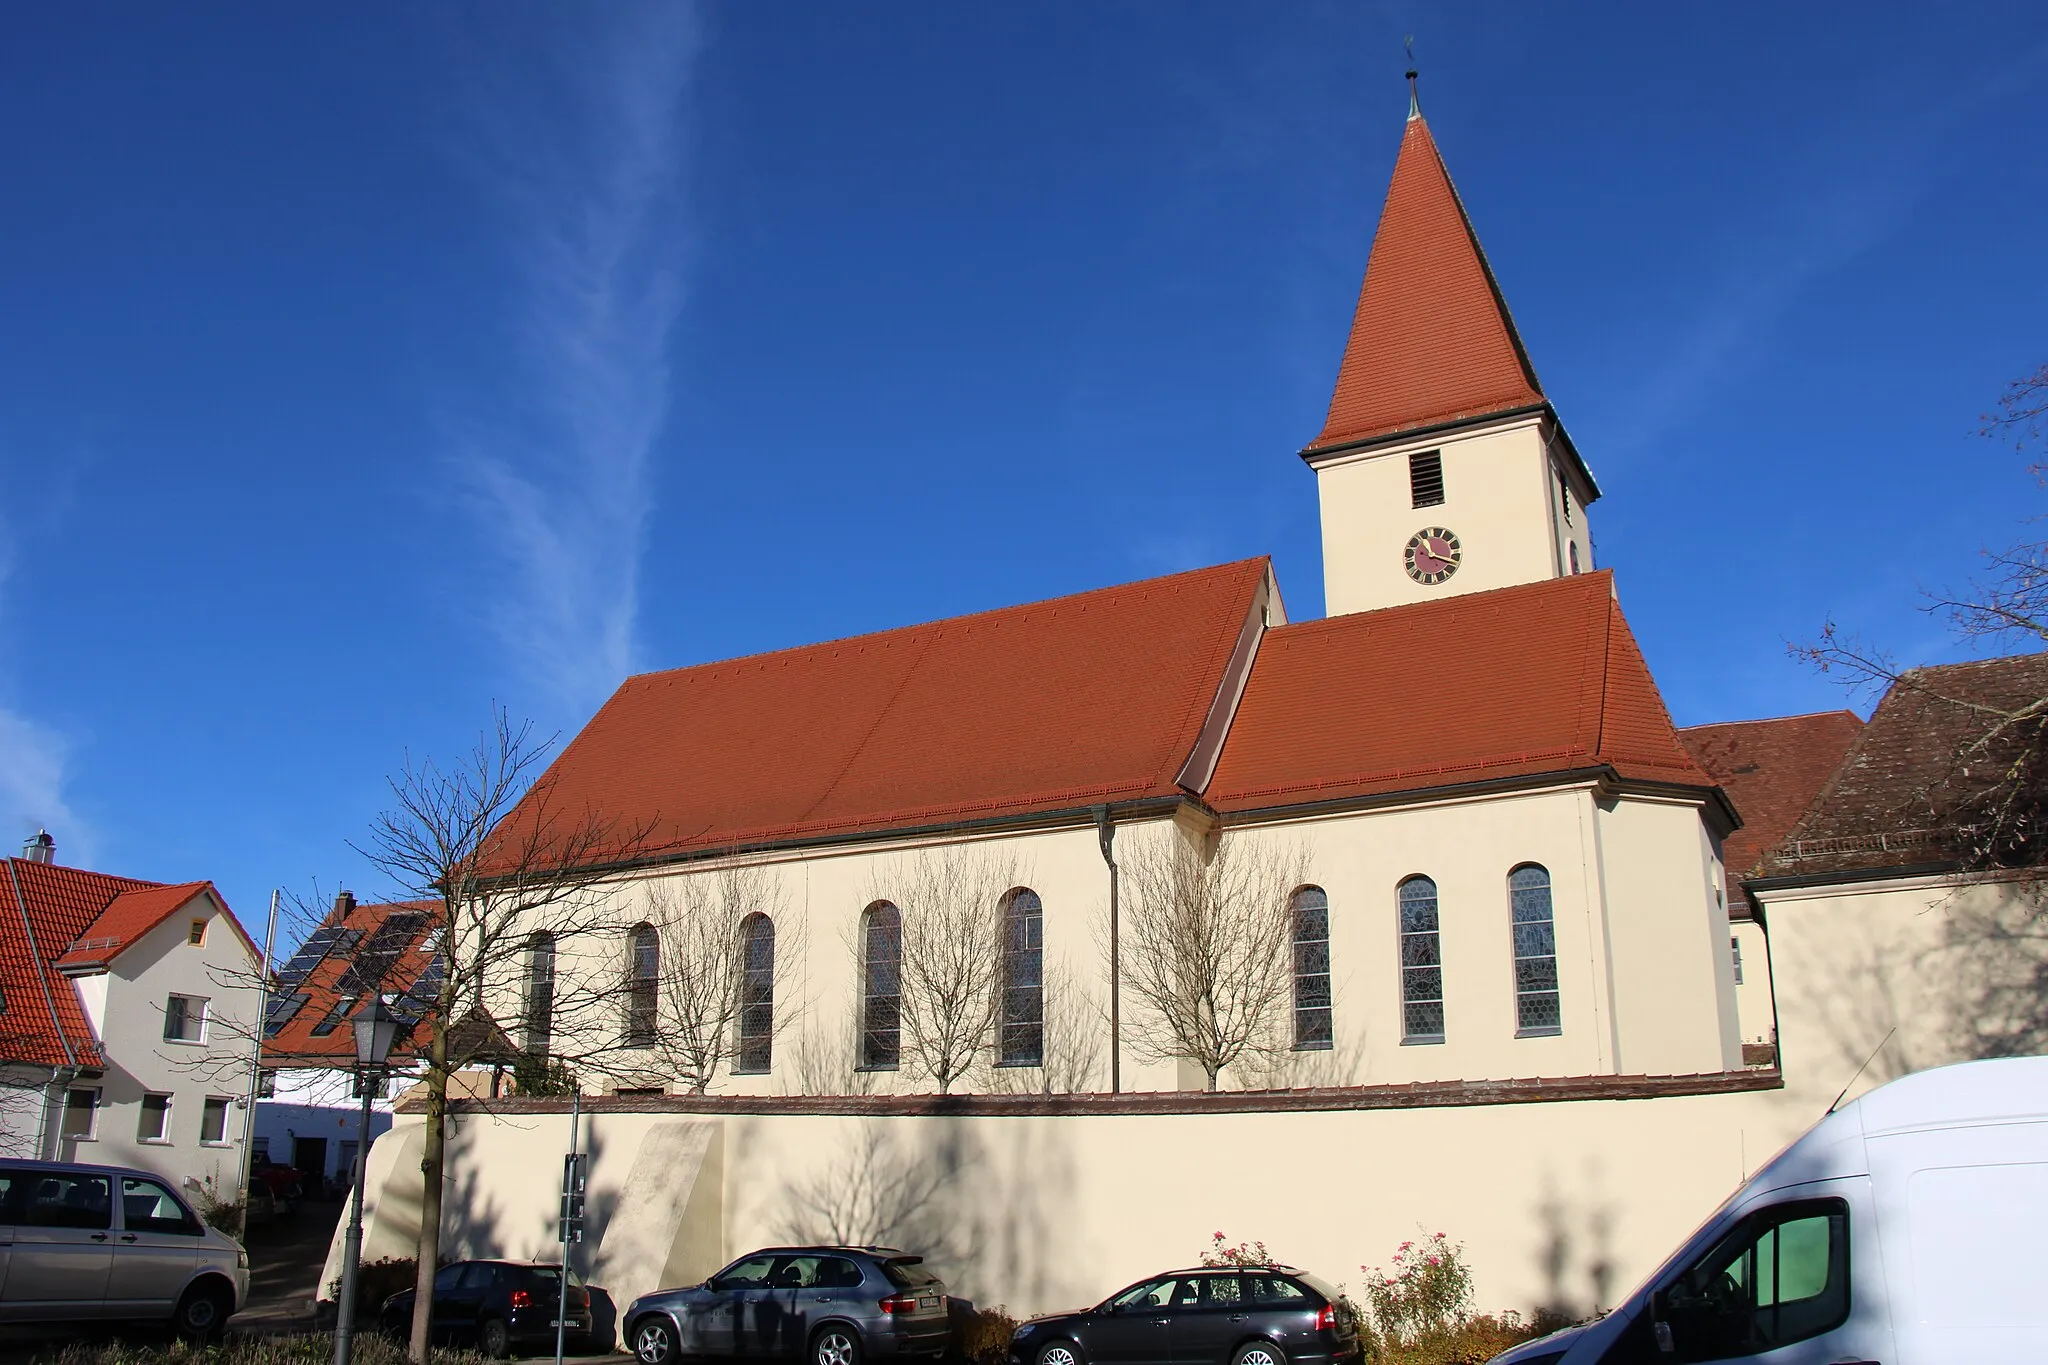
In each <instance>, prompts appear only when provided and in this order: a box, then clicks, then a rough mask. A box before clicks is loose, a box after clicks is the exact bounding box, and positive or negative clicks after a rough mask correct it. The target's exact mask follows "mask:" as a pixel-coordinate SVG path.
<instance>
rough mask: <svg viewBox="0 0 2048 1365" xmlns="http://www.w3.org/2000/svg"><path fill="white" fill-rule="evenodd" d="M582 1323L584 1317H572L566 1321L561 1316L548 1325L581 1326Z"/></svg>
mask: <svg viewBox="0 0 2048 1365" xmlns="http://www.w3.org/2000/svg"><path fill="white" fill-rule="evenodd" d="M582 1325H583V1319H581V1318H570V1319H569V1320H568V1321H567V1322H564V1321H563V1320H562V1319H560V1318H556V1319H555V1320H554V1321H553V1322H551V1323H549V1324H548V1326H550V1327H581V1326H582Z"/></svg>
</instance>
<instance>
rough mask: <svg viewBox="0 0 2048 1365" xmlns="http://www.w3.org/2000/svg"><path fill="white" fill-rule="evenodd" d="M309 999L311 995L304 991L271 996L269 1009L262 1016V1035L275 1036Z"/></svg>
mask: <svg viewBox="0 0 2048 1365" xmlns="http://www.w3.org/2000/svg"><path fill="white" fill-rule="evenodd" d="M310 999H312V997H311V996H309V995H306V994H304V993H301V994H298V995H280V996H273V997H272V998H271V1001H270V1009H269V1010H268V1011H267V1012H265V1014H264V1016H263V1036H264V1037H265V1038H275V1037H276V1036H277V1035H278V1034H279V1033H280V1032H282V1031H283V1030H284V1026H285V1025H286V1024H289V1023H290V1022H291V1021H292V1018H293V1016H295V1015H297V1014H298V1012H299V1011H300V1010H302V1009H304V1008H305V1007H306V1002H307V1001H308V1000H310Z"/></svg>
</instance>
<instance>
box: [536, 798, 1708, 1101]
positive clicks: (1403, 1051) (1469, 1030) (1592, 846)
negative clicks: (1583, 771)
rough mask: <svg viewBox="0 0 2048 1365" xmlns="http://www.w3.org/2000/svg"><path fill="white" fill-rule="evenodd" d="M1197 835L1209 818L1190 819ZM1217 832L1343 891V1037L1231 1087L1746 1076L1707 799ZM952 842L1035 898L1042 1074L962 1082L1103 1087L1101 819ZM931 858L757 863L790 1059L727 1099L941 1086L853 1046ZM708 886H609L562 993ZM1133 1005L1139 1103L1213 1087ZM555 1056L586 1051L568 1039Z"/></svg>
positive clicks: (1577, 802) (1539, 804)
mask: <svg viewBox="0 0 2048 1365" xmlns="http://www.w3.org/2000/svg"><path fill="white" fill-rule="evenodd" d="M1184 809H1187V810H1190V811H1191V810H1192V807H1187V808H1184ZM1204 823H1205V822H1204V821H1202V820H1200V819H1198V818H1197V819H1194V820H1193V822H1192V826H1190V828H1193V827H1199V826H1201V825H1203V824H1204ZM1167 828H1168V822H1166V821H1164V820H1153V821H1150V822H1142V823H1135V824H1129V825H1125V826H1121V827H1119V830H1118V833H1117V846H1118V848H1119V850H1120V856H1122V855H1123V854H1126V853H1128V852H1129V850H1130V849H1131V848H1132V846H1133V844H1134V842H1136V841H1140V840H1144V839H1148V838H1156V837H1162V836H1163V834H1164V831H1165V830H1166V829H1167ZM1226 837H1229V838H1231V839H1236V840H1245V841H1250V842H1252V843H1254V844H1257V843H1268V844H1278V845H1284V846H1286V847H1287V848H1290V849H1296V850H1300V851H1303V852H1304V853H1305V855H1306V859H1307V865H1308V868H1309V874H1308V875H1309V879H1310V880H1311V881H1313V882H1315V883H1317V884H1319V885H1321V886H1322V887H1323V888H1324V890H1325V891H1326V893H1327V894H1328V896H1329V900H1330V924H1331V961H1332V988H1333V996H1334V1019H1335V1032H1336V1036H1337V1042H1336V1046H1335V1047H1334V1048H1331V1049H1327V1050H1315V1051H1306V1052H1298V1053H1291V1054H1288V1055H1285V1056H1283V1057H1281V1058H1280V1059H1279V1060H1278V1061H1277V1062H1276V1063H1273V1064H1267V1063H1264V1062H1260V1063H1258V1064H1252V1063H1246V1064H1242V1065H1239V1066H1237V1067H1234V1068H1232V1069H1231V1070H1229V1071H1226V1073H1225V1076H1224V1084H1225V1087H1226V1088H1237V1089H1244V1088H1266V1087H1272V1086H1290V1085H1304V1084H1368V1083H1387V1082H1406V1081H1420V1080H1473V1079H1502V1078H1509V1077H1537V1076H1575V1075H1595V1074H1603V1073H1609V1074H1611V1073H1617V1072H1627V1073H1643V1074H1664V1073H1689V1072H1704V1071H1718V1070H1723V1069H1735V1068H1737V1067H1739V1066H1740V1065H1741V1061H1740V1055H1741V1054H1740V1038H1739V1036H1738V1031H1737V1027H1736V1010H1735V1002H1734V983H1733V979H1732V972H1731V971H1730V969H1729V965H1728V953H1727V938H1728V928H1727V918H1726V914H1725V911H1723V910H1721V909H1719V907H1718V906H1717V905H1716V904H1715V898H1714V894H1713V883H1712V880H1711V877H1712V875H1713V874H1714V872H1715V871H1716V870H1717V868H1718V864H1717V863H1715V862H1714V861H1713V853H1712V842H1711V839H1710V838H1708V836H1707V835H1706V834H1705V831H1704V826H1703V824H1702V820H1701V813H1700V809H1699V807H1698V806H1697V805H1695V804H1687V803H1681V802H1667V801H1657V800H1647V799H1638V798H1632V797H1630V798H1618V799H1607V800H1604V801H1603V802H1599V803H1596V802H1595V800H1594V798H1593V797H1592V795H1591V793H1590V788H1588V787H1586V786H1584V785H1580V786H1567V787H1559V788H1554V789H1549V790H1543V791H1533V792H1527V793H1522V794H1511V795H1495V796H1489V797H1485V798H1473V799H1469V800H1458V801H1437V802H1433V803H1425V804H1416V805H1413V806H1409V807H1389V808H1382V809H1378V810H1372V811H1365V812H1353V813H1344V814H1336V815H1326V816H1321V817H1318V818H1314V819H1294V820H1284V821H1282V820H1276V821H1272V822H1269V823H1262V824H1255V825H1244V826H1238V827H1233V829H1232V830H1231V832H1230V833H1229V834H1228V835H1227V836H1226ZM959 847H964V848H965V849H966V850H968V851H969V854H970V856H973V857H977V858H981V859H984V860H986V861H987V862H989V863H990V864H991V865H993V866H997V867H1007V868H1009V869H1010V871H1009V873H1008V875H1007V876H1004V877H1002V878H1001V879H1000V880H1001V881H1002V883H1003V885H1004V886H1005V887H1007V886H1010V885H1023V886H1029V887H1031V888H1032V889H1034V890H1035V891H1037V892H1038V894H1039V896H1040V898H1041V900H1042V901H1043V903H1044V907H1045V918H1044V939H1045V951H1046V962H1047V971H1048V981H1049V983H1050V984H1049V989H1048V1000H1047V1007H1046V1008H1047V1015H1048V1045H1047V1050H1048V1054H1049V1058H1050V1059H1051V1065H1049V1067H1048V1068H1047V1069H1043V1070H1041V1069H1039V1068H999V1067H995V1066H992V1065H987V1064H984V1065H982V1066H980V1067H979V1068H978V1069H977V1070H976V1071H975V1072H974V1073H973V1074H971V1075H970V1076H969V1077H968V1078H967V1079H966V1080H965V1081H964V1082H963V1083H962V1084H960V1085H958V1086H956V1089H959V1090H963V1091H987V1090H1031V1091H1037V1090H1042V1089H1051V1090H1055V1091H1077V1090H1078V1091H1087V1090H1107V1089H1108V1088H1109V1085H1110V1081H1109V1043H1108V1027H1107V1018H1106V1015H1107V1001H1108V967H1107V959H1106V952H1105V950H1104V946H1103V945H1104V944H1105V943H1106V926H1107V913H1108V870H1107V868H1106V867H1105V866H1104V864H1103V861H1102V857H1101V853H1100V849H1099V845H1098V842H1097V835H1096V831H1095V829H1094V828H1093V826H1080V827H1070V828H1066V829H1058V830H1049V831H1038V832H1031V833H1020V834H1015V835H1009V836H1003V837H991V838H986V839H982V840H978V841H974V842H972V843H967V844H964V845H960V846H959ZM936 852H938V850H937V849H936V848H933V849H923V850H920V849H917V848H912V847H894V848H875V847H866V846H862V847H848V848H842V849H837V850H825V851H821V852H812V853H811V854H809V855H808V856H805V857H801V858H796V857H791V858H786V859H780V860H771V861H768V862H766V863H764V864H762V865H761V873H762V875H763V876H765V877H766V878H767V879H768V885H769V886H771V887H772V888H773V889H772V891H771V893H770V894H769V896H768V897H767V900H766V901H765V902H764V908H766V909H768V910H769V911H770V913H772V915H773V917H774V919H775V921H776V930H777V932H776V951H777V955H778V958H779V959H780V960H781V966H782V969H783V975H782V979H781V981H780V982H779V983H778V988H777V999H776V1014H777V1020H778V1027H779V1034H778V1037H777V1039H776V1043H775V1050H774V1058H775V1060H774V1064H773V1066H772V1068H771V1070H770V1072H769V1073H768V1074H766V1075H746V1076H729V1077H722V1078H721V1079H720V1081H719V1083H718V1085H717V1087H716V1088H717V1089H718V1090H719V1092H720V1093H729V1094H751V1095H760V1094H820V1093H825V1094H839V1093H882V1094H892V1093H915V1092H926V1091H930V1090H932V1089H934V1088H935V1086H934V1084H933V1083H932V1081H931V1080H930V1078H929V1077H928V1076H926V1075H924V1074H922V1073H921V1072H920V1071H919V1070H918V1069H917V1066H916V1064H915V1060H914V1058H912V1057H911V1056H910V1055H909V1054H908V1052H907V1050H906V1056H905V1058H904V1063H903V1067H902V1069H900V1070H897V1071H885V1072H857V1071H856V1069H855V1067H854V1042H855V1035H856V1030H857V1027H858V1019H859V1014H860V1000H859V998H858V997H859V988H860V980H859V971H858V965H857V962H856V939H857V936H858V927H859V922H860V916H861V914H862V912H863V910H864V909H865V908H866V907H867V906H868V905H870V904H871V903H873V902H874V901H875V900H876V899H879V898H891V897H893V896H895V895H898V894H900V891H892V888H900V886H901V882H902V879H903V877H904V876H905V874H906V870H907V869H908V867H909V866H910V864H911V861H912V860H914V859H917V858H919V857H924V856H933V855H934V854H935V853H936ZM1523 863H1540V864H1542V865H1543V866H1544V867H1545V868H1547V869H1548V871H1549V873H1550V876H1551V897H1552V913H1553V923H1554V927H1555V932H1556V938H1557V950H1558V972H1559V986H1560V1005H1561V1009H1562V1016H1563V1026H1562V1028H1561V1030H1560V1031H1559V1032H1558V1033H1557V1034H1556V1035H1554V1036H1530V1037H1518V1036H1516V1035H1517V1027H1516V1024H1517V1021H1516V1014H1515V996H1514V960H1513V943H1512V936H1511V932H1510V921H1509V905H1508V887H1507V878H1508V874H1509V873H1510V872H1511V871H1512V870H1513V869H1514V868H1516V867H1517V866H1519V865H1521V864H1523ZM1417 873H1421V874H1425V875H1428V876H1430V877H1431V878H1433V879H1434V880H1435V881H1436V883H1437V888H1438V906H1439V922H1440V926H1441V929H1440V933H1441V942H1442V953H1443V959H1444V974H1445V975H1444V979H1445V987H1444V989H1445V1012H1446V1035H1445V1040H1444V1041H1443V1042H1442V1043H1437V1044H1419V1045H1418V1044H1404V1042H1403V1037H1402V1032H1403V1031H1402V1019H1401V978H1400V965H1399V930H1398V927H1397V921H1396V911H1395V898H1396V888H1397V887H1398V885H1399V884H1400V883H1401V882H1402V881H1403V880H1404V879H1405V878H1407V877H1408V876H1410V875H1413V874H1417ZM714 875H716V872H715V870H710V869H704V868H697V869H693V870H690V871H685V872H658V873H655V874H651V875H649V876H646V877H642V878H638V879H636V880H634V881H631V882H628V883H622V884H620V885H618V886H616V887H614V888H612V889H610V890H609V892H608V894H609V896H610V897H611V903H610V907H609V910H608V912H607V913H608V914H609V915H610V916H611V918H612V919H613V920H614V921H615V922H616V924H617V925H618V926H619V927H620V932H619V933H618V934H615V935H613V936H610V937H606V938H602V939H596V938H593V939H587V940H583V941H582V942H581V943H580V945H579V946H576V947H574V948H571V947H568V946H565V947H564V948H563V950H562V951H561V953H560V955H559V956H558V959H557V973H558V977H560V978H561V979H562V980H563V982H564V983H565V984H564V985H562V986H561V987H560V988H559V989H558V994H559V995H561V996H562V997H563V999H564V1000H565V1001H566V1000H570V999H573V997H574V996H575V995H576V994H577V991H576V988H575V987H573V986H572V985H569V984H567V983H568V982H569V981H570V979H571V978H572V977H574V976H576V975H578V974H580V975H581V976H582V977H583V978H584V979H587V980H592V981H598V982H603V981H607V980H615V979H616V977H617V974H618V973H619V972H620V970H621V969H622V965H623V961H624V953H625V946H624V929H625V928H626V927H627V926H630V925H631V924H633V923H634V922H635V921H637V920H638V919H640V918H642V917H643V916H645V915H646V914H647V913H648V909H647V907H648V905H649V904H650V901H651V898H653V897H655V896H659V895H662V894H665V890H664V888H668V889H671V890H672V889H673V883H674V882H675V881H676V880H677V879H679V878H687V877H705V876H714ZM990 884H991V885H993V884H994V883H993V882H991V883H990ZM519 991H520V988H519V986H518V983H517V982H514V981H510V980H508V981H506V982H505V983H503V985H502V986H501V987H500V989H499V990H498V992H497V995H496V1000H495V1005H496V1012H497V1014H498V1017H499V1018H501V1019H503V1020H506V1021H508V1022H510V1021H514V1020H516V1019H518V1018H519ZM603 1008H604V1009H605V1010H607V1011H608V1013H607V1014H605V1015H604V1016H603V1017H602V1018H601V1019H600V1020H599V1023H598V1025H597V1026H596V1028H595V1030H594V1031H585V1032H583V1033H582V1041H583V1042H585V1043H586V1044H587V1043H588V1042H590V1041H592V1040H594V1039H598V1038H599V1037H600V1035H602V1037H603V1038H605V1039H611V1038H616V1036H617V1034H618V1032H619V1031H620V1029H619V1024H620V1022H621V1020H620V1019H619V1017H618V1016H619V1013H620V1006H619V1005H618V1004H617V1003H616V1002H615V1001H614V1002H608V1003H607V1004H606V1006H604V1007H603ZM1123 1011H1124V1029H1123V1034H1122V1038H1123V1048H1122V1068H1121V1079H1122V1088H1123V1089H1124V1090H1126V1091H1144V1090H1173V1089H1183V1088H1196V1087H1199V1086H1200V1085H1201V1084H1202V1080H1201V1077H1200V1075H1199V1072H1198V1071H1196V1070H1195V1069H1193V1068H1191V1067H1187V1066H1182V1065H1176V1064H1174V1063H1172V1062H1170V1061H1166V1060H1163V1059H1161V1058H1159V1057H1157V1056H1156V1055H1148V1053H1147V1050H1146V1048H1145V1047H1144V1043H1143V1038H1144V1034H1145V1031H1146V1022H1147V1021H1146V1016H1145V1015H1144V1012H1143V1010H1142V1009H1141V1007H1140V1005H1139V1003H1138V1001H1137V1000H1136V999H1135V998H1134V997H1132V996H1131V994H1130V993H1129V991H1128V990H1126V992H1125V998H1124V1000H1123ZM1276 1022H1278V1023H1280V1024H1281V1025H1282V1026H1283V1027H1285V1026H1287V1021H1285V1020H1281V1021H1276ZM515 1031H516V1030H515ZM577 1032H578V1030H576V1029H575V1028H573V1027H571V1026H569V1025H567V1024H558V1025H557V1029H556V1033H557V1036H558V1038H561V1039H565V1040H566V1039H567V1038H568V1037H569V1036H570V1035H572V1034H576V1033H577ZM563 1050H564V1051H570V1052H573V1051H576V1050H578V1049H577V1048H576V1047H573V1046H568V1045H566V1042H565V1046H564V1047H563ZM635 1060H636V1059H634V1058H631V1057H628V1056H620V1057H615V1058H613V1059H610V1060H607V1061H605V1062H604V1063H602V1064H601V1065H602V1067H603V1068H605V1069H608V1070H611V1071H612V1072H614V1073H615V1074H616V1075H617V1076H618V1078H619V1079H618V1082H617V1083H619V1084H625V1085H636V1086H637V1085H645V1084H647V1082H648V1079H649V1078H648V1077H647V1076H644V1075H635V1074H633V1073H634V1072H635V1070H636V1069H637V1067H636V1065H635ZM638 1060H640V1061H646V1062H650V1063H651V1061H652V1059H651V1058H641V1059H638Z"/></svg>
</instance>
